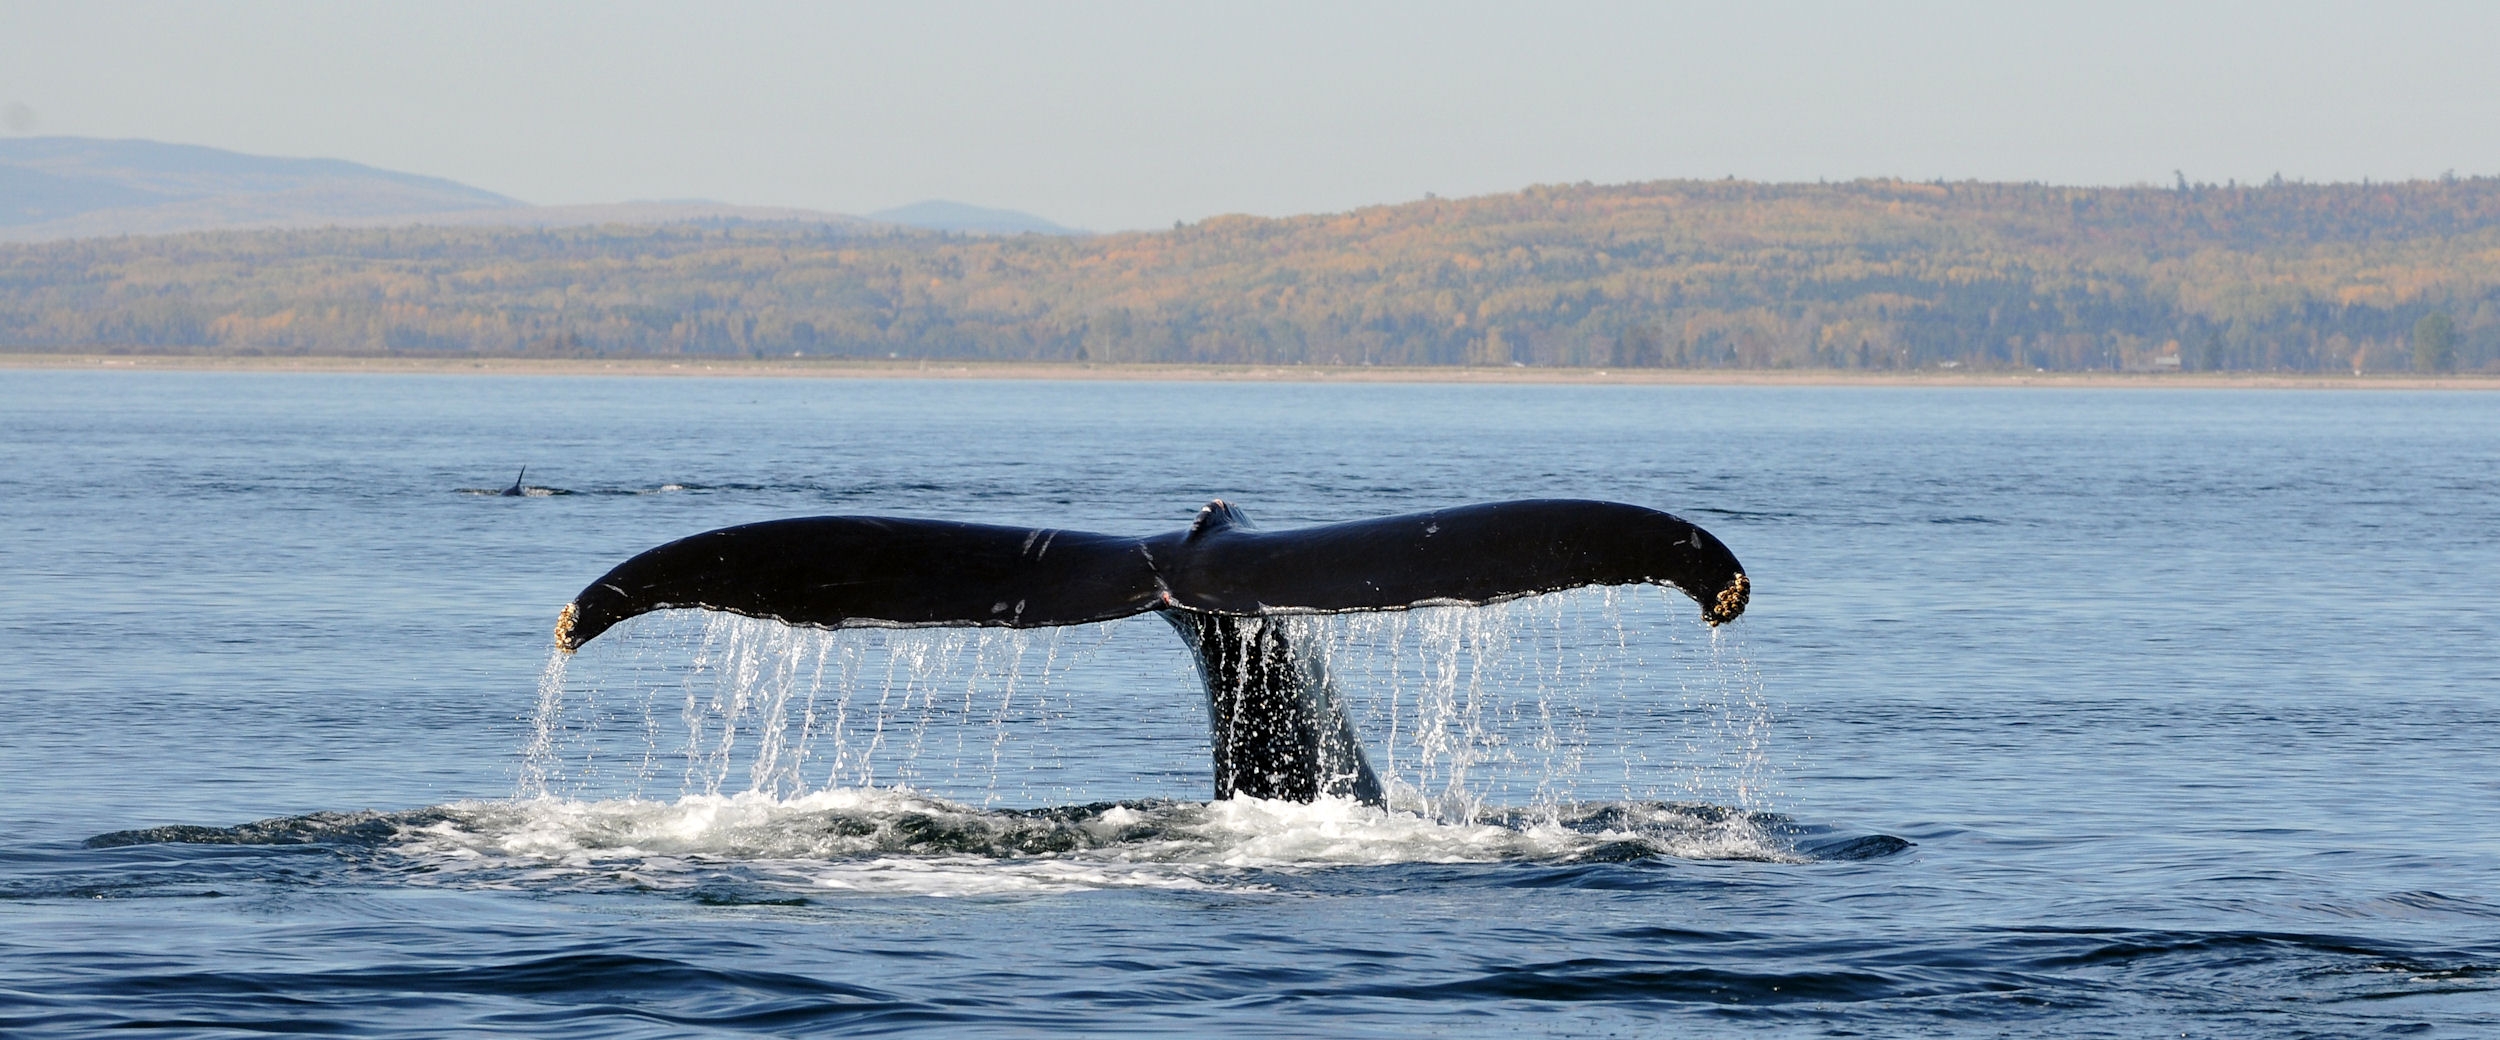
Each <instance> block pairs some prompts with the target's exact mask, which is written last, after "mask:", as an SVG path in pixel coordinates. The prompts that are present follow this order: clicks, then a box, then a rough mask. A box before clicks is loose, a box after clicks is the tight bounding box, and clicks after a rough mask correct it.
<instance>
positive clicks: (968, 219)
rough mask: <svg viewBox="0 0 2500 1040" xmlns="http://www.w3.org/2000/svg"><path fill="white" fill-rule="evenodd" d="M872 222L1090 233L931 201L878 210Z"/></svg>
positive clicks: (995, 231) (972, 230) (975, 230)
mask: <svg viewBox="0 0 2500 1040" xmlns="http://www.w3.org/2000/svg"><path fill="white" fill-rule="evenodd" d="M868 219H870V220H882V221H884V222H886V223H888V224H901V225H904V226H905V227H916V228H927V229H929V230H931V231H949V232H954V233H956V234H967V235H1026V234H1032V235H1082V234H1086V233H1087V232H1084V231H1079V230H1077V229H1075V228H1072V227H1062V226H1060V225H1058V224H1053V223H1051V222H1050V221H1047V220H1044V219H1042V218H1040V217H1037V216H1034V215H1033V214H1030V213H1023V212H1019V211H1016V210H1012V209H990V208H988V207H986V206H974V205H969V204H966V203H961V202H948V201H946V200H944V199H930V200H928V201H925V202H915V203H912V204H911V205H908V206H896V207H894V208H893V209H883V210H878V211H877V212H875V213H871V214H869V215H868Z"/></svg>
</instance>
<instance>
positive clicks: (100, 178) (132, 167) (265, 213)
mask: <svg viewBox="0 0 2500 1040" xmlns="http://www.w3.org/2000/svg"><path fill="white" fill-rule="evenodd" d="M523 205H524V204H523V203H521V202H519V201H517V200H515V199H510V198H506V197H504V196H502V195H498V194H495V193H494V192H490V191H484V190H481V189H478V188H472V187H469V186H468V185H465V184H461V183H458V182H456V181H450V180H445V179H443V178H440V177H427V176H422V175H419V174H411V173H399V172H396V171H392V170H383V169H377V168H374V167H371V166H365V165H362V164H359V163H352V162H347V161H344V160H339V159H284V158H271V157H267V156H257V155H245V154H242V153H240V152H229V151H225V150H223V149H218V148H206V147H201V146H198V145H182V144H164V143H161V142H156V141H136V140H99V139H93V138H82V137H27V138H0V237H5V238H8V239H14V240H17V241H41V240H47V239H56V238H75V237H84V236H91V235H110V234H159V233H166V232H175V231H188V230H199V229H207V228H219V227H232V226H237V225H285V224H300V223H309V222H322V221H341V220H356V219H370V218H376V217H396V216H407V215H414V214H420V213H439V212H454V211H473V210H494V209H510V208H518V207H521V206H523Z"/></svg>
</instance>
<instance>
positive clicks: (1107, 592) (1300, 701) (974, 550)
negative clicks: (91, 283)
mask: <svg viewBox="0 0 2500 1040" xmlns="http://www.w3.org/2000/svg"><path fill="white" fill-rule="evenodd" d="M1644 582H1645V583H1651V584H1659V585H1673V586H1675V587H1676V588H1678V589H1682V590H1683V591H1684V594H1685V595H1688V596H1691V597H1692V598H1693V600H1694V602H1696V603H1699V604H1701V613H1702V617H1703V619H1705V620H1707V621H1708V622H1710V623H1711V624H1713V625H1719V624H1724V623H1726V622H1729V621H1733V620H1735V619H1736V617H1737V615H1740V614H1742V613H1744V612H1745V603H1746V600H1747V599H1748V597H1749V595H1750V593H1751V590H1752V585H1751V583H1750V582H1749V581H1748V580H1747V579H1746V577H1745V571H1744V568H1743V567H1742V566H1741V565H1739V564H1738V563H1737V562H1736V556H1735V554H1733V553H1730V552H1728V549H1727V546H1725V545H1722V544H1720V542H1719V540H1718V539H1717V538H1714V537H1712V536H1711V534H1710V532H1708V531H1704V530H1702V529H1701V528H1699V527H1695V526H1693V525H1692V524H1690V523H1687V522H1685V521H1684V520H1683V519H1681V518H1679V517H1676V516H1673V515H1671V514H1667V513H1662V512H1659V511H1657V510H1655V509H1644V508H1642V507H1640V506H1630V505H1623V504H1621V503H1616V502H1584V501H1568V500H1539V501H1527V502H1499V503H1494V504H1491V505H1476V506H1461V507H1458V508H1455V509H1442V510H1435V511H1433V512H1429V513H1414V514H1410V515H1407V516H1392V517H1387V518H1384V519H1379V520H1360V521H1355V522H1353V523H1344V524H1329V525H1326V526H1322V527H1305V528H1299V529H1296V530H1291V531H1274V532H1269V531H1261V530H1259V529H1258V528H1257V527H1255V526H1253V525H1252V524H1251V523H1250V519H1249V517H1248V516H1247V515H1245V514H1244V513H1242V511H1241V510H1239V509H1236V508H1234V507H1233V506H1232V505H1230V504H1229V503H1226V502H1224V501H1223V500H1221V499H1219V500H1217V501H1214V502H1210V503H1208V504H1207V506H1206V508H1204V509H1202V510H1200V511H1199V513H1198V516H1197V519H1196V521H1195V522H1194V523H1192V524H1191V525H1190V526H1189V528H1188V529H1187V530H1182V531H1174V532H1171V533H1169V534H1160V535H1155V536H1153V537H1149V538H1132V537H1125V536H1121V535H1107V534H1090V533H1087V532H1083V531H1064V530H1058V529H1054V528H1039V527H1001V526H994V525H989V524H963V523H953V522H950V521H944V520H906V519H894V518H888V517H873V516H820V517H809V518H805V519H797V520H772V521H767V522H764V523H760V524H747V525H744V526H740V527H725V528H722V529H720V530H717V531H707V532H704V533H702V534H698V535H694V536H692V537H689V538H682V539H679V540H677V541H674V542H670V543H668V544H666V545H663V546H660V547H658V548H655V549H652V550H650V551H648V552H644V553H642V554H641V555H638V556H635V557H634V558H633V559H630V560H627V561H625V562H624V563H622V564H619V565H617V567H616V569H614V570H611V571H609V572H608V573H606V574H604V575H601V576H600V578H599V580H597V581H594V582H591V583H590V586H589V587H588V588H585V589H583V590H582V591H581V593H580V594H579V595H576V596H574V597H573V602H571V603H568V604H566V605H565V607H564V611H563V613H562V614H561V615H560V616H558V618H557V619H556V632H555V638H556V646H557V647H558V648H560V649H562V650H564V651H565V652H568V653H569V652H571V651H573V650H576V649H578V648H580V647H581V646H582V644H584V643H588V642H590V641H591V640H593V639H596V638H598V637H599V634H600V633H602V632H605V631H607V630H608V629H609V628H611V627H613V626H615V625H616V624H617V623H618V622H621V621H624V620H625V619H627V618H630V617H633V616H635V615H638V614H642V613H646V612H649V611H653V610H661V609H665V608H670V607H699V608H703V609H707V610H720V611H728V612H730V613H735V614H744V615H747V616H749V617H758V618H770V619H772V620H776V621H781V622H784V623H786V624H792V625H810V626H815V627H819V628H851V627H872V626H882V627H893V628H917V627H924V626H992V627H1008V628H1040V627H1045V626H1051V625H1075V624H1083V623H1085V622H1089V621H1108V620H1111V619H1113V618H1120V617H1128V616H1130V615H1133V614H1143V613H1147V612H1149V611H1152V612H1155V613H1158V614H1160V615H1161V616H1162V617H1163V618H1164V620H1166V621H1169V622H1171V624H1172V627H1173V628H1174V629H1176V630H1178V632H1179V633H1180V636H1181V640H1182V642H1183V643H1185V644H1187V645H1188V646H1189V648H1190V651H1191V652H1192V653H1193V654H1195V655H1196V656H1197V660H1198V675H1199V678H1200V679H1201V681H1202V682H1203V683H1204V685H1205V687H1206V694H1207V713H1208V723H1209V726H1210V734H1209V737H1210V744H1211V746H1212V748H1213V751H1214V756H1215V797H1217V798H1218V799H1223V798H1231V797H1233V796H1235V795H1245V796H1250V797H1258V798H1281V799H1289V800H1293V801H1302V802H1307V801H1311V800H1313V799H1315V798H1319V797H1324V796H1342V797H1348V798H1354V799H1358V800H1360V801H1363V802H1365V803H1368V804H1373V805H1378V804H1382V802H1383V799H1384V794H1383V789H1382V786H1381V783H1380V779H1379V777H1378V776H1377V775H1375V774H1374V773H1373V771H1372V768H1371V765H1370V763H1369V761H1368V760H1367V759H1366V758H1365V757H1364V754H1363V748H1362V744H1361V742H1360V740H1358V739H1357V737H1356V735H1355V732H1354V727H1353V725H1352V723H1351V722H1350V721H1349V720H1348V719H1347V717H1346V715H1345V712H1344V711H1343V709H1342V708H1340V707H1339V705H1338V701H1337V696H1336V692H1335V689H1334V687H1333V685H1332V684H1331V682H1330V681H1329V678H1328V674H1327V669H1326V668H1325V667H1324V664H1323V662H1322V661H1320V660H1319V659H1317V658H1315V657H1313V656H1312V655H1308V654H1305V653H1303V652H1302V651H1301V650H1300V649H1298V648H1297V647H1295V646H1294V645H1292V643H1291V641H1290V640H1289V639H1288V638H1287V629H1286V628H1285V626H1282V625H1278V624H1274V623H1272V622H1271V619H1272V618H1274V617H1275V616H1277V615H1286V614H1327V613H1343V612H1349V611H1367V610H1405V609H1408V608H1412V607H1420V606H1437V605H1442V604H1479V603H1495V602H1500V601H1502V600H1509V599H1517V598H1519V597H1522V596H1533V595H1536V594H1538V593H1544V592H1557V591H1561V590H1563V589H1569V588H1577V587H1579V586H1583V585H1630V584H1635V583H1644Z"/></svg>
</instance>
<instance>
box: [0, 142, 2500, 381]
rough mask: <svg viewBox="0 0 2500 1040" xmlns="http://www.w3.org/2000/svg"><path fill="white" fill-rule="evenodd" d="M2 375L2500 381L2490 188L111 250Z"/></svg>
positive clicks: (624, 230) (2043, 196) (1853, 194)
mask: <svg viewBox="0 0 2500 1040" xmlns="http://www.w3.org/2000/svg"><path fill="white" fill-rule="evenodd" d="M2417 347H2419V348H2420V349H2418V350H2417ZM0 348H5V349H19V350H24V349H39V350H55V349H76V350H100V349H101V350H111V349H128V350H137V351H178V352H229V353H246V352H256V353H282V352H284V353H321V354H358V353H381V352H463V351H478V352H491V353H531V354H563V355H585V354H602V353H608V354H616V353H628V354H641V353H662V354H675V353H707V354H741V355H746V354H762V355H775V356H788V355H790V354H810V355H848V356H868V357H886V356H889V355H894V356H901V357H931V358H1000V359H1039V360H1051V359H1063V360H1074V359H1090V360H1097V361H1194V362H1255V363H1284V364H1293V363H1311V364H1339V363H1342V364H1394V365H1454V364H1480V365H1481V364H1511V363H1521V364H1530V365H1591V366H1711V367H1726V366H1741V367H1837V368H1904V367H1932V366H1937V365H1961V366H1969V367H1973V368H2012V367H2025V368H2028V367H2039V368H2048V369H2115V368H2144V367H2167V366H2168V365H2171V364H2177V365H2180V366H2182V367H2184V368H2187V369H2191V370H2195V369H2287V370H2345V369H2349V368H2356V367H2366V368H2373V369H2390V368H2407V367H2413V366H2414V365H2415V364H2416V362H2417V361H2419V363H2420V364H2422V365H2424V366H2427V367H2440V366H2442V365H2446V366H2449V367H2457V368H2464V369H2478V368H2485V367H2494V366H2500V178H2470V179H2448V180H2441V181H2417V182H2406V183H2397V184H2373V185H2350V184H2345V185H2309V184H2297V183H2281V182H2276V183H2271V184H2265V185H2249V186H2228V187H2225V186H2213V185H2193V186H2181V187H2176V188H2115V189H2096V188H2059V187H2048V186H2041V185H2009V184H1978V183H1960V184H1929V183H1905V182H1897V181H1860V182H1852V183H1845V184H1756V183H1748V182H1740V181H1709V182H1694V181H1669V182H1658V183H1650V184H1636V185H1626V186H1613V187H1598V186H1589V185H1577V186H1549V187H1538V188H1532V189H1529V190H1526V191H1522V192H1518V193H1515V194H1508V195H1496V196H1486V197H1481V198H1472V199H1451V200H1442V199H1427V200H1425V201H1422V202H1416V203H1408V204H1404V205H1395V206H1377V207H1372V208H1368V209H1362V210H1357V211H1354V212H1351V213H1342V214H1332V215H1324V216H1306V217H1292V218H1285V219H1263V218H1251V217H1222V218H1216V219H1211V220H1207V221H1203V222H1201V223H1198V224H1194V225H1190V226H1187V227H1177V228H1174V229H1172V230H1169V231H1156V232H1146V233H1131V234H1117V235H1099V236H1092V237H1080V238H1068V237H1049V236H1041V235H1026V236H1020V237H1012V238H970V237H961V236H948V235H941V234H935V233H927V232H916V231H908V230H875V229H864V228H852V227H838V226H837V227H825V226H784V225H771V224H725V225H716V226H686V225H679V226H669V227H657V228H650V227H606V228H585V229H545V230H535V229H487V228H433V229H428V228H413V229H412V228H400V229H389V230H371V229H363V230H346V229H339V230H323V231H300V232H221V233H205V234H192V235H178V236H166V237H152V238H117V239H90V240H82V241H73V242H59V243H50V244H43V245H28V246H10V247H0ZM2417 354H2419V355H2420V356H2419V357H2418V358H2417V356H2416V355H2417ZM2165 356H2166V357H2169V358H2175V359H2177V360H2175V361H2165V360H2162V359H2163V358H2164V357H2165Z"/></svg>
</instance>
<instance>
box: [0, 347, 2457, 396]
mask: <svg viewBox="0 0 2500 1040" xmlns="http://www.w3.org/2000/svg"><path fill="white" fill-rule="evenodd" d="M0 369H88V370H102V371H169V372H264V373H267V372H324V373H367V374H403V375H497V376H641V377H677V378H698V379H699V378H737V379H756V378H763V379H782V378H795V379H1025V380H1049V379H1061V380H1118V381H1133V382H1142V381H1171V382H1199V383H1503V384H1514V383H1515V384H1536V383H1549V384H1564V385H1577V386H1605V385H1621V386H1641V385H1665V386H1904V387H1949V386H1969V387H2020V386H2030V387H2077V388H2082V387H2115V388H2126V389H2154V388H2165V389H2181V390H2191V389H2194V390H2222V389H2230V390H2500V375H2480V374H2476V375H2441V376H2424V375H2416V374H2411V373H2386V374H2379V373H2372V374H2369V375H2361V376H2353V375H2327V374H2320V373H2280V372H2162V373H2150V372H2147V373H2120V372H2036V371H2035V372H2012V371H1999V372H1989V371H1967V370H1946V369H1922V370H1919V371H1914V372H1860V371H1843V370H1837V369H1689V368H1644V369H1602V368H1539V367H1520V366H1508V367H1499V368H1494V367H1461V366H1449V367H1411V368H1390V367H1374V366H1353V365H1198V364H1094V363H1089V362H1042V361H943V360H936V361H879V360H867V359H852V358H732V357H682V356H681V357H631V358H531V357H445V356H440V355H429V356H340V357H320V356H267V355H263V356H240V355H218V354H105V353H43V354H34V353H0Z"/></svg>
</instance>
